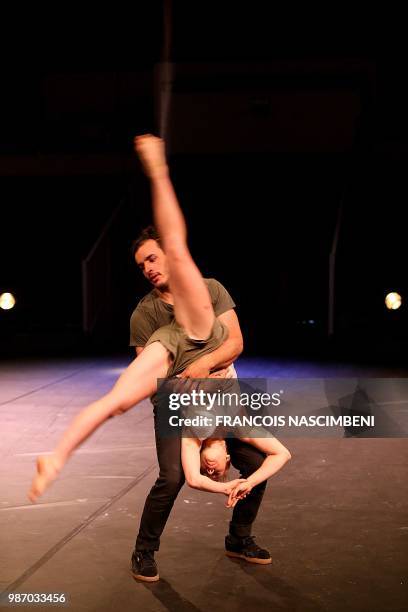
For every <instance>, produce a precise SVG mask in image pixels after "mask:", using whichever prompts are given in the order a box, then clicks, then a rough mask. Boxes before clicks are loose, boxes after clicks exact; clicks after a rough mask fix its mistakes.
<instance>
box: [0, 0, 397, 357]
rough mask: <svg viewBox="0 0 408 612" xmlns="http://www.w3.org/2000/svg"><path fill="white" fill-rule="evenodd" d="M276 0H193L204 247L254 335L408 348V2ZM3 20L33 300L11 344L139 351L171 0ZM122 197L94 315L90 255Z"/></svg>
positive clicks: (186, 13)
mask: <svg viewBox="0 0 408 612" xmlns="http://www.w3.org/2000/svg"><path fill="white" fill-rule="evenodd" d="M267 7H268V4H267V3H260V2H258V3H251V5H249V4H248V5H247V6H246V7H245V8H244V7H240V6H239V7H238V8H237V7H236V6H235V3H222V5H221V6H220V3H211V2H210V3H205V4H204V3H203V4H201V3H184V2H178V3H173V8H172V12H171V14H172V40H171V51H170V59H171V60H172V62H173V65H174V74H173V86H172V104H171V108H170V114H169V128H168V129H169V132H168V143H169V152H170V164H171V168H172V176H173V179H174V182H175V185H176V188H177V192H178V194H179V197H180V201H181V203H182V205H183V208H184V210H185V213H186V216H187V221H188V225H189V230H190V246H191V249H192V252H193V255H194V256H195V258H196V260H197V262H198V264H199V266H200V268H201V269H202V271H203V273H204V274H205V275H206V276H214V277H216V278H218V279H219V280H220V281H221V282H223V283H224V284H225V286H226V287H227V288H228V289H229V290H230V292H231V294H232V295H233V297H234V299H235V300H236V302H237V304H238V314H239V317H240V320H241V324H242V328H243V331H244V336H245V343H246V349H245V350H246V354H254V355H260V354H265V355H278V354H289V355H295V354H302V355H316V354H318V355H320V356H324V357H325V358H329V357H330V358H331V357H334V358H338V357H340V356H341V357H344V356H346V357H347V358H352V359H355V358H357V357H361V358H363V359H366V358H373V357H375V358H377V359H380V360H381V359H386V358H390V357H392V358H396V359H399V360H402V359H403V354H404V346H405V340H406V332H407V325H406V316H405V304H404V302H403V306H402V308H401V309H400V310H399V311H396V312H389V311H386V309H385V307H384V297H385V294H386V293H387V291H389V290H397V291H399V292H400V293H401V294H402V297H403V300H404V298H405V296H406V295H407V292H406V285H407V282H406V274H405V270H406V256H405V252H406V248H405V225H404V221H403V219H404V208H405V202H406V193H407V189H406V137H407V127H408V125H407V116H406V114H407V113H406V108H407V106H406V104H407V89H406V78H407V76H406V68H405V48H404V43H403V40H404V38H403V37H400V36H399V34H398V28H397V26H398V22H399V17H398V15H381V16H376V15H374V14H372V13H371V12H370V11H369V10H368V9H361V11H360V12H358V10H357V9H356V8H355V7H353V8H351V7H350V8H347V7H345V6H342V9H341V11H340V10H339V11H336V10H335V9H334V8H333V9H332V12H331V13H330V12H328V10H327V9H326V10H322V9H321V8H317V7H315V8H314V9H313V11H312V10H311V9H310V8H303V9H299V7H296V6H295V5H293V6H292V7H290V10H288V11H287V14H286V15H283V14H278V12H277V11H276V10H275V11H274V12H273V13H272V14H268V12H267V10H266V8H267ZM388 24H389V26H390V27H388ZM2 29H3V32H2V38H1V40H2V42H1V58H2V60H1V66H2V71H1V98H0V162H1V163H0V206H1V216H0V219H1V221H0V223H1V225H0V235H1V241H0V292H1V291H13V292H14V293H15V295H16V298H17V305H16V307H15V308H14V309H13V310H12V311H8V312H5V311H0V343H1V353H2V354H3V355H10V354H14V355H15V354H17V355H21V354H28V353H31V354H35V353H44V352H54V353H55V352H60V353H64V352H65V353H66V352H76V353H78V352H88V351H93V350H98V351H102V350H107V351H111V350H114V349H115V350H120V349H122V350H126V346H127V342H128V319H129V316H130V313H131V311H132V309H133V307H134V306H135V305H136V303H137V301H138V299H140V297H141V296H142V295H143V294H144V292H145V291H146V290H148V286H147V285H146V284H145V283H144V282H143V280H142V279H140V278H139V275H138V272H137V270H136V267H135V266H134V265H133V263H132V261H131V259H130V255H129V249H130V244H131V242H132V239H133V238H134V237H135V236H136V235H137V233H138V231H139V230H140V229H141V228H142V227H143V226H144V225H146V224H147V223H148V222H149V221H150V206H149V192H148V185H147V183H146V180H145V178H144V177H143V175H142V173H141V171H140V168H139V165H138V162H137V160H136V159H135V158H134V156H133V154H132V137H133V135H134V134H137V133H144V132H146V131H150V132H156V133H157V127H158V123H157V114H158V105H157V100H158V94H157V92H158V88H157V67H156V68H155V66H157V63H158V62H159V61H160V59H161V57H162V47H163V5H162V3H161V2H151V3H149V4H148V6H143V7H142V6H140V7H136V9H135V10H134V12H132V13H129V12H125V11H124V10H120V9H119V8H116V9H112V10H111V11H110V12H105V13H104V12H102V10H101V9H98V13H97V14H95V13H94V14H91V15H85V14H84V13H83V10H82V12H81V13H79V12H75V11H73V10H72V8H70V10H68V8H67V9H66V10H65V9H63V8H61V7H60V8H59V12H58V13H55V14H52V12H50V11H48V12H44V14H43V15H42V14H39V13H36V14H35V15H34V14H28V13H24V14H22V12H20V13H18V11H16V13H15V14H13V15H12V14H9V15H6V14H4V15H3V20H2ZM374 33H375V35H374ZM341 203H342V211H343V213H342V219H341V221H342V222H341V230H340V235H339V244H338V250H337V260H336V292H335V296H336V301H335V322H334V323H335V325H334V335H333V336H331V337H329V336H328V333H327V332H328V320H327V317H328V262H329V253H330V249H331V246H332V242H333V236H334V231H335V226H336V221H337V219H338V214H339V208H340V205H341ZM118 206H119V210H118V212H117V214H116V216H115V219H114V221H113V222H112V223H111V224H110V226H109V227H110V229H109V232H108V238H107V239H106V241H107V245H108V246H107V247H106V253H105V256H104V257H105V259H103V262H102V263H101V262H99V263H98V265H97V269H98V271H97V272H95V271H94V277H95V278H96V277H98V278H99V277H103V278H101V279H100V281H98V279H96V281H95V285H96V287H99V289H97V290H95V292H94V297H93V300H94V306H93V312H97V316H96V318H95V320H94V321H93V324H92V329H89V330H88V331H87V332H86V333H85V332H84V329H83V320H82V315H83V306H82V275H81V262H82V261H83V259H85V258H86V257H87V255H88V254H89V252H90V250H91V249H92V247H93V245H94V244H95V242H96V241H97V239H98V237H99V236H100V234H101V232H102V230H103V228H104V227H105V224H106V223H107V221H108V220H109V218H110V217H111V215H112V213H113V212H114V211H115V210H117V207H118ZM107 278H109V282H108V283H106V282H105V281H106V279H107ZM104 282H105V284H104ZM100 285H103V291H102V293H100ZM95 302H96V303H98V307H97V308H95Z"/></svg>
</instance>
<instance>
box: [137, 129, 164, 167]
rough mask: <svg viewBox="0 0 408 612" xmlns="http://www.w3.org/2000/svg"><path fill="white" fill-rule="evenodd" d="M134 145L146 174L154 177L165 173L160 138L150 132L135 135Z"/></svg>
mask: <svg viewBox="0 0 408 612" xmlns="http://www.w3.org/2000/svg"><path fill="white" fill-rule="evenodd" d="M134 147H135V151H136V153H137V154H138V156H139V159H140V161H141V162H142V166H143V169H144V171H145V173H146V174H147V175H148V176H150V177H151V178H155V177H158V176H163V175H166V174H167V172H168V168H167V162H166V152H165V148H164V141H163V140H162V139H161V138H157V136H152V134H144V135H143V136H136V137H135V139H134Z"/></svg>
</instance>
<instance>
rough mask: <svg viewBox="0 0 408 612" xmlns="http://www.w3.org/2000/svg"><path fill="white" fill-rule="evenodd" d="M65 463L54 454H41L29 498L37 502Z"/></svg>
mask: <svg viewBox="0 0 408 612" xmlns="http://www.w3.org/2000/svg"><path fill="white" fill-rule="evenodd" d="M62 466H63V463H62V461H61V460H60V459H58V458H57V457H56V456H55V455H54V454H52V455H41V456H40V457H38V459H37V474H36V475H35V476H34V479H33V482H32V483H31V489H30V491H29V493H28V498H29V499H30V500H31V501H32V502H35V501H37V499H38V498H39V497H40V495H42V494H43V493H44V491H45V490H46V489H47V488H48V487H49V485H50V484H51V483H52V481H53V480H55V479H56V477H57V476H58V474H59V473H60V471H61V469H62Z"/></svg>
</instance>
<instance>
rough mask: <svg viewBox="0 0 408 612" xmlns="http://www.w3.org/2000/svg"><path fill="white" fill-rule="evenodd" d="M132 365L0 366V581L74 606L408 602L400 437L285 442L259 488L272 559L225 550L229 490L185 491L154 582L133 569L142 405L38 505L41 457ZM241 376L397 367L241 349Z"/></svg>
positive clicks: (152, 458)
mask: <svg viewBox="0 0 408 612" xmlns="http://www.w3.org/2000/svg"><path fill="white" fill-rule="evenodd" d="M125 365H126V360H125V359H120V358H116V359H111V360H108V359H99V360H97V359H95V360H90V359H88V360H87V359H78V360H74V359H72V360H69V361H68V360H67V361H63V360H53V361H51V360H50V361H43V362H40V361H35V362H34V361H32V362H25V363H16V362H14V363H12V362H10V363H3V364H2V365H0V409H1V465H0V479H1V491H2V496H1V501H0V504H1V505H0V519H1V527H0V530H1V542H0V587H1V590H2V591H3V592H9V591H12V592H13V593H65V594H66V596H67V599H68V603H67V604H66V605H67V607H68V608H70V609H72V610H75V612H77V611H78V612H79V611H82V610H95V611H96V610H97V611H100V612H105V611H108V610H112V611H113V610H115V611H118V610H119V611H121V612H126V611H128V610H129V611H130V610H143V612H150V611H152V612H153V611H157V612H159V611H162V610H170V611H177V612H184V611H186V612H187V611H188V612H190V611H198V610H202V611H204V610H211V612H215V611H217V610H245V611H246V612H249V611H252V610H288V611H291V612H292V611H295V610H298V611H300V612H307V611H309V610H315V611H333V612H334V611H339V612H340V611H341V612H343V611H344V610H356V611H357V610H358V611H367V612H376V611H378V612H380V611H381V612H384V611H393V612H396V611H402V610H406V609H407V601H408V576H407V568H408V507H407V506H408V498H407V492H408V491H407V482H408V478H407V472H408V469H407V465H408V461H407V460H408V443H407V439H406V438H405V439H363V438H319V439H317V438H316V439H301V438H299V439H298V438H293V439H290V440H287V441H286V444H287V445H288V447H289V448H290V451H291V453H292V456H293V459H292V461H291V462H290V463H289V464H288V465H287V466H286V467H285V468H284V469H283V470H282V472H281V473H279V474H278V475H277V476H276V477H274V478H272V479H271V480H270V482H269V483H268V487H267V490H266V494H265V497H264V501H263V504H262V506H261V510H260V513H259V516H258V519H257V521H256V524H255V526H254V534H255V535H256V537H257V541H258V543H259V544H261V545H262V546H264V547H266V548H268V549H269V550H270V551H271V554H272V559H273V562H272V564H271V565H269V566H256V565H251V564H247V563H245V562H244V561H239V560H232V559H229V558H227V557H225V555H224V536H225V534H226V533H227V530H228V522H229V520H230V510H228V509H227V508H225V507H224V499H223V498H222V497H221V496H215V495H211V494H209V493H203V492H200V491H196V490H193V489H190V488H188V487H187V486H185V487H184V488H183V489H182V490H181V492H180V494H179V497H178V499H177V501H176V503H175V506H174V508H173V511H172V513H171V515H170V519H169V521H168V524H167V527H166V530H165V532H164V535H163V538H162V544H161V548H160V551H159V553H158V554H157V556H156V558H157V561H158V564H159V570H160V576H161V580H160V582H158V583H153V584H150V585H148V584H143V583H139V582H136V581H135V580H134V579H133V578H132V577H131V575H130V571H129V567H130V556H131V552H132V549H133V546H134V540H135V537H136V533H137V530H138V525H139V519H140V516H141V511H142V508H143V504H144V501H145V498H146V495H147V493H148V491H149V490H150V488H151V486H152V485H153V483H154V480H155V478H156V475H157V462H156V455H155V444H154V435H153V419H152V409H151V405H150V402H149V401H147V400H146V401H144V402H142V403H141V404H139V405H138V406H137V407H136V408H134V409H133V410H131V411H129V412H128V413H126V414H125V415H123V416H121V417H118V418H115V419H112V420H109V421H108V422H107V423H106V424H105V425H104V426H103V427H102V428H100V429H99V430H98V431H97V432H96V433H95V434H94V436H93V437H92V438H91V439H90V440H89V441H88V442H87V443H85V444H84V445H83V446H82V447H81V449H80V450H78V451H77V452H76V454H75V456H73V457H72V459H71V460H70V462H69V463H68V464H67V466H66V467H65V468H64V471H63V472H62V474H61V476H60V478H59V479H58V480H57V481H56V482H55V483H54V484H53V486H52V487H51V488H50V489H49V491H48V492H47V493H46V494H45V495H44V497H43V498H41V500H40V501H39V502H38V503H37V504H35V505H33V504H31V503H30V502H29V501H28V500H27V497H26V493H27V490H28V488H29V485H30V482H31V479H32V476H33V473H34V462H35V458H36V456H37V455H38V454H40V453H43V452H46V451H50V450H52V448H53V447H54V445H55V443H56V442H57V440H58V439H59V437H60V435H61V433H62V432H63V430H64V429H65V428H66V426H67V425H68V423H69V422H70V421H71V419H72V418H73V416H74V415H75V414H76V413H77V412H78V410H79V409H80V408H81V407H83V406H84V405H85V404H87V403H88V402H90V401H92V400H94V399H96V398H97V397H98V396H100V395H101V394H103V393H104V392H105V391H107V390H108V389H109V388H110V387H111V385H112V383H113V382H114V381H115V379H116V378H117V376H118V374H119V373H120V371H121V370H122V369H123V368H124V367H125ZM238 372H239V374H240V376H241V377H256V376H259V377H262V376H264V377H266V376H277V377H300V378H302V377H316V378H317V377H330V376H339V377H342V376H343V377H347V376H373V377H376V376H377V377H390V376H395V377H401V376H405V377H406V372H405V373H404V372H403V371H401V370H399V371H397V370H395V369H394V370H392V369H386V368H363V367H361V366H360V367H359V368H353V366H350V365H347V364H343V365H338V366H336V365H333V364H331V365H330V366H328V365H326V366H325V365H323V364H318V363H307V362H304V363H290V362H288V361H287V362H277V361H268V360H266V359H263V360H256V359H247V360H245V359H242V360H240V362H239V365H238ZM3 601H4V602H6V601H7V595H5V600H3ZM3 605H4V604H3ZM26 609H33V610H34V609H35V610H42V609H44V610H45V609H49V606H41V605H36V606H28V608H27V607H26Z"/></svg>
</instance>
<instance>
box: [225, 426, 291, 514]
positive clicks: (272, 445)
mask: <svg viewBox="0 0 408 612" xmlns="http://www.w3.org/2000/svg"><path fill="white" fill-rule="evenodd" d="M240 440H241V441H242V442H246V443H247V444H251V445H252V446H255V448H257V449H258V450H260V451H262V452H263V453H265V454H266V457H265V459H264V461H263V463H262V465H261V466H260V467H259V468H258V469H257V470H256V471H255V472H254V473H253V474H251V475H250V476H248V478H247V479H246V481H245V482H243V483H239V484H238V485H237V486H236V487H235V488H234V490H233V491H231V493H230V495H229V498H228V502H227V506H232V505H234V504H235V503H236V500H237V499H242V498H243V497H245V496H246V495H248V493H250V491H251V490H252V489H253V487H256V485H258V484H259V483H261V482H263V481H264V480H267V479H268V478H270V477H271V476H273V475H274V474H276V472H278V471H279V470H280V469H281V468H282V467H283V466H284V465H285V463H287V462H288V461H289V459H291V454H290V452H289V451H288V449H287V448H286V447H285V446H284V445H283V444H281V442H279V440H277V439H276V438H240Z"/></svg>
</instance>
